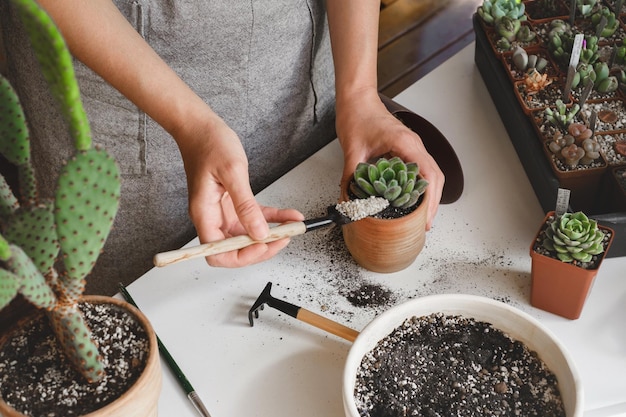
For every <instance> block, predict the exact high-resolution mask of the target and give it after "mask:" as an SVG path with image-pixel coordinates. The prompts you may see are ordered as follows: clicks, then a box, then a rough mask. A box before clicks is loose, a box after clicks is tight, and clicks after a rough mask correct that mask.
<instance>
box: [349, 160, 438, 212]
mask: <svg viewBox="0 0 626 417" xmlns="http://www.w3.org/2000/svg"><path fill="white" fill-rule="evenodd" d="M427 186H428V181H426V180H425V179H423V178H420V177H419V167H418V166H417V164H416V163H405V162H404V161H402V159H400V158H399V157H397V156H396V157H393V158H391V159H387V158H379V159H378V161H376V163H373V164H370V163H366V162H361V163H359V164H358V165H357V167H356V170H355V171H354V182H352V183H351V186H350V191H351V192H352V193H353V194H354V195H356V196H357V197H358V198H369V197H370V196H380V197H384V198H385V199H387V200H388V201H389V203H390V205H391V206H393V207H400V208H409V207H412V206H414V205H415V204H417V202H418V200H419V198H420V196H421V195H422V194H423V193H424V191H425V190H426V187H427Z"/></svg>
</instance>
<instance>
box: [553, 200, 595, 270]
mask: <svg viewBox="0 0 626 417" xmlns="http://www.w3.org/2000/svg"><path fill="white" fill-rule="evenodd" d="M603 240H604V233H603V232H602V231H601V230H600V229H598V223H597V222H596V221H595V220H592V219H590V218H588V217H587V216H586V215H585V214H584V213H583V212H580V211H579V212H577V213H564V214H563V215H561V216H559V217H557V218H556V219H555V220H554V222H552V223H551V224H550V226H549V227H548V228H546V230H545V239H544V240H543V242H542V245H543V247H544V248H545V249H547V250H549V251H551V252H556V256H557V257H558V258H559V259H560V260H561V261H563V262H574V261H579V262H589V261H591V259H592V257H593V255H599V254H600V253H602V252H603V251H604V246H603V244H602V241H603Z"/></svg>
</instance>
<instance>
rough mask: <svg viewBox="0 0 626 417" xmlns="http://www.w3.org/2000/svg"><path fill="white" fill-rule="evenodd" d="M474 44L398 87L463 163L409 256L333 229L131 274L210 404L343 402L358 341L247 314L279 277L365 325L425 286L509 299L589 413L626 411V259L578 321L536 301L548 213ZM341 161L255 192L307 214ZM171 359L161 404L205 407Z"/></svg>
mask: <svg viewBox="0 0 626 417" xmlns="http://www.w3.org/2000/svg"><path fill="white" fill-rule="evenodd" d="M473 48H474V45H473V44H471V45H469V46H468V47H466V48H465V49H463V50H462V51H461V52H459V53H458V54H457V55H455V56H454V57H452V58H451V59H450V60H449V61H447V62H445V63H444V64H443V65H441V66H440V67H438V68H437V69H436V70H435V71H433V72H431V73H430V74H428V75H427V76H425V77H424V78H422V79H421V80H420V81H418V82H417V83H416V84H414V85H413V86H411V87H410V88H408V89H407V90H406V91H404V92H403V93H401V94H400V95H399V96H397V97H396V98H395V99H396V101H397V102H399V103H400V104H402V105H404V106H405V107H407V108H409V109H411V110H413V111H415V112H416V113H418V114H420V115H421V116H423V117H425V118H426V119H428V120H429V121H430V122H432V123H433V124H434V125H435V126H437V127H438V128H439V130H440V131H441V132H442V133H443V134H444V135H446V136H447V138H448V139H449V141H450V142H451V144H452V145H453V147H454V148H455V150H456V152H457V154H458V156H459V159H460V161H461V164H462V165H463V169H464V174H465V189H464V192H463V195H462V196H461V198H460V199H459V200H458V201H457V202H455V203H453V204H450V205H443V206H441V207H440V209H439V212H438V214H437V218H436V221H435V225H434V227H433V228H432V229H431V231H429V232H428V233H427V235H426V246H425V248H424V250H423V251H422V253H421V254H420V255H419V257H418V259H417V260H416V261H415V262H414V264H413V265H411V266H410V267H409V268H407V269H406V270H404V271H401V272H398V273H394V274H376V273H372V272H369V271H366V270H364V269H362V268H359V267H357V266H356V265H355V264H354V263H353V262H352V261H351V260H350V258H349V256H347V255H346V251H345V249H344V248H343V246H342V241H341V239H340V235H339V234H338V231H337V230H336V229H334V228H330V229H326V230H319V231H315V232H311V233H307V234H305V235H302V236H297V237H294V238H292V241H291V243H290V244H289V246H288V247H287V248H286V249H285V250H284V251H283V252H281V253H280V254H279V255H278V256H277V257H275V258H273V259H272V260H270V261H267V262H265V263H262V264H259V265H254V266H250V267H246V268H241V269H221V268H212V267H209V266H208V265H207V264H206V263H205V262H204V260H203V259H200V260H192V261H187V262H183V263H179V264H175V265H171V266H168V267H165V268H155V269H153V270H151V271H149V272H148V273H147V274H145V275H144V276H142V277H141V278H140V279H138V280H137V281H135V282H134V283H133V284H131V285H130V286H129V291H130V293H131V294H132V295H133V297H134V298H135V301H136V302H137V304H138V305H139V307H140V308H141V309H142V310H143V311H144V312H145V313H146V315H147V316H148V317H149V318H150V320H151V322H152V324H153V326H154V328H155V329H156V331H157V333H158V335H159V336H160V337H161V339H162V341H163V342H164V344H165V345H166V346H167V347H168V349H169V351H170V353H171V354H172V355H173V356H174V358H176V360H177V362H178V364H179V365H180V367H181V368H182V369H183V371H184V372H185V373H186V375H187V377H188V379H189V380H190V381H191V383H192V384H193V385H194V387H195V389H196V391H197V392H198V393H199V394H200V396H201V397H202V399H203V400H204V402H205V404H206V406H207V408H208V409H209V411H210V412H211V414H212V416H213V417H238V416H241V417H252V416H263V417H267V416H272V417H281V416H289V417H293V416H299V417H308V416H311V417H313V416H326V417H330V416H336V417H339V416H343V415H344V413H343V406H342V399H341V377H342V370H343V363H344V360H345V358H346V356H347V353H348V350H349V349H350V343H349V342H347V341H344V340H342V339H339V338H337V337H336V336H333V335H330V334H327V333H325V332H323V331H321V330H319V329H317V328H314V327H312V326H310V325H308V324H306V323H303V322H300V321H297V320H296V319H294V318H291V317H289V316H287V315H285V314H283V313H280V312H279V311H277V310H275V309H272V308H268V307H266V308H265V310H263V311H261V312H260V317H259V318H258V319H256V320H255V325H254V327H250V326H249V324H248V317H247V312H248V310H249V308H250V307H251V306H252V304H253V303H254V301H255V300H256V298H257V297H258V295H259V294H260V292H261V291H262V289H263V288H264V286H265V284H266V283H267V282H268V281H271V282H273V284H274V286H273V289H272V294H273V295H274V296H276V297H277V298H283V299H285V300H287V301H290V302H292V303H294V304H297V305H299V306H302V307H304V308H306V309H308V310H312V311H314V312H317V313H319V314H322V315H325V316H327V317H329V318H332V319H334V320H336V321H339V322H341V323H343V324H345V325H347V326H350V327H352V328H354V329H357V330H359V329H362V328H363V327H364V326H365V325H366V324H367V323H368V322H369V321H370V320H371V319H372V318H373V317H374V316H375V315H376V314H378V313H380V312H381V311H382V310H384V309H386V308H388V307H389V306H390V305H392V304H395V303H399V302H402V301H404V300H407V299H408V298H412V297H417V296H424V295H429V294H439V293H468V294H476V295H482V296H486V297H490V298H494V299H497V300H500V301H504V302H506V303H508V304H510V305H513V306H515V307H518V308H519V309H521V310H523V311H525V312H528V313H530V314H531V315H532V316H534V317H536V318H537V319H539V320H540V321H541V322H543V323H544V324H545V325H547V326H548V327H549V328H550V329H551V330H552V331H553V332H554V333H555V334H556V335H557V336H558V337H559V338H560V340H561V341H562V342H563V343H564V344H565V345H566V346H567V348H568V349H569V351H570V353H571V354H572V355H573V357H574V360H575V362H576V364H577V366H578V368H579V371H580V373H581V376H582V380H583V383H584V387H585V409H586V410H587V412H586V413H585V417H604V416H626V325H625V322H626V279H624V270H625V269H626V268H625V267H626V259H625V258H610V259H607V260H605V262H604V263H603V265H602V268H601V270H600V272H599V274H598V276H597V279H596V283H595V285H594V288H593V291H592V293H591V295H590V297H589V299H588V301H587V303H586V305H585V309H584V311H583V313H582V316H581V318H580V319H578V320H575V321H571V320H568V319H564V318H561V317H559V316H556V315H553V314H550V313H547V312H544V311H541V310H538V309H536V308H534V307H532V306H530V304H529V294H530V257H529V253H528V252H529V246H530V242H531V240H532V238H533V237H534V234H535V232H536V229H537V228H538V227H539V223H540V222H541V220H542V219H543V213H542V211H541V208H540V205H539V202H538V201H537V199H536V197H535V194H534V193H533V190H532V188H531V185H530V183H529V182H528V180H527V178H526V175H525V173H524V170H523V168H522V165H521V164H520V162H519V160H518V158H517V155H516V153H515V150H514V148H513V146H512V145H511V143H510V141H509V139H508V136H507V133H506V130H505V129H504V126H503V124H502V122H501V121H500V118H499V117H498V114H497V112H496V109H495V107H494V105H493V102H492V101H491V98H490V97H489V94H488V92H487V90H486V88H485V85H484V83H483V80H482V78H481V76H480V74H479V72H478V70H477V68H476V66H475V65H474V61H473V57H474V49H473ZM431 98H436V99H437V101H436V102H435V103H434V104H433V102H432V101H431V100H430V99H431ZM341 167H342V156H341V150H340V147H339V145H338V143H337V141H334V142H333V143H331V144H330V145H328V146H327V147H325V148H324V149H322V150H321V151H319V152H318V153H316V154H315V155H313V156H312V157H311V158H309V159H308V160H306V161H305V162H304V163H302V164H301V165H300V166H298V167H297V168H295V169H294V170H292V171H291V172H289V173H288V174H287V175H285V176H284V177H283V178H281V179H279V180H278V181H277V182H276V183H274V184H273V185H271V186H270V187H268V188H267V189H266V190H264V191H263V192H262V193H260V194H259V195H258V198H259V200H260V201H261V202H264V203H266V204H271V205H275V206H283V207H293V208H297V209H298V210H300V211H301V212H303V213H304V215H305V216H307V218H311V217H317V216H320V215H323V214H324V213H325V208H326V207H327V206H328V205H331V204H334V203H335V202H336V200H337V197H338V195H339V178H340V172H341ZM190 243H191V244H197V241H193V242H190ZM362 283H365V284H372V285H378V286H381V287H382V288H385V289H388V290H389V293H390V294H391V295H392V297H393V301H392V302H390V303H389V305H387V306H381V307H355V306H354V305H353V304H352V303H350V302H349V301H348V300H347V298H346V297H345V293H346V292H349V291H352V290H354V289H356V288H358V286H359V285H360V284H362ZM163 366H164V384H163V391H162V394H161V398H160V401H159V415H160V416H177V417H179V416H180V417H182V416H190V417H191V416H196V415H197V414H196V411H195V410H194V409H193V408H192V406H191V405H190V404H189V402H188V400H187V399H186V397H185V395H184V393H183V391H182V390H181V388H180V387H179V386H178V385H177V383H176V380H175V378H174V376H173V375H172V373H171V372H170V371H169V369H167V367H166V365H165V364H163Z"/></svg>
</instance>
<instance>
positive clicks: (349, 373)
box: [343, 294, 583, 417]
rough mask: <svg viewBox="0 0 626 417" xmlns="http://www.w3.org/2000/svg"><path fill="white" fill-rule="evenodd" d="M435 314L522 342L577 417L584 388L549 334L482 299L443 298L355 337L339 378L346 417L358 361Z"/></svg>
mask: <svg viewBox="0 0 626 417" xmlns="http://www.w3.org/2000/svg"><path fill="white" fill-rule="evenodd" d="M436 312H440V313H443V314H449V315H460V316H463V317H467V318H473V319H475V320H479V321H485V322H488V323H491V324H492V325H493V326H494V327H495V328H496V329H498V330H500V331H502V332H504V333H506V334H508V335H509V336H511V337H512V338H513V339H516V340H518V341H520V342H522V343H524V344H525V345H526V346H527V347H528V348H529V349H531V350H534V351H536V352H537V353H538V355H539V357H540V359H541V360H543V362H544V363H545V364H546V365H547V366H548V368H549V369H550V370H551V371H552V372H553V373H554V374H555V375H556V377H557V379H558V384H559V390H560V392H561V398H562V400H563V404H564V407H565V413H566V415H567V417H582V415H583V388H582V383H581V381H580V376H579V374H578V371H577V369H576V367H575V365H574V362H573V360H572V358H571V357H570V355H569V353H568V352H567V351H566V349H565V348H564V346H563V345H562V344H561V343H560V342H559V341H558V340H557V339H556V337H555V336H554V335H553V334H552V332H551V331H550V330H548V329H547V328H546V327H545V326H543V325H542V324H541V323H539V321H537V320H536V319H534V318H533V317H531V316H530V315H528V314H526V313H524V312H523V311H520V310H518V309H516V308H514V307H511V306H509V305H507V304H505V303H502V302H499V301H495V300H492V299H490V298H486V297H479V296H474V295H464V294H443V295H433V296H428V297H422V298H416V299H414V300H411V301H408V302H406V303H403V304H400V305H398V306H396V307H393V308H391V309H390V310H388V311H386V312H384V313H382V314H381V315H380V316H378V317H376V318H375V319H374V320H372V321H371V322H370V323H369V324H368V325H367V326H366V327H365V328H364V329H363V331H362V332H361V333H360V334H359V336H358V337H357V338H356V340H355V341H354V344H353V345H352V347H351V348H350V352H349V354H348V358H347V360H346V365H345V368H344V373H343V404H344V409H345V413H346V416H347V417H359V412H358V411H357V407H356V404H355V401H354V387H355V383H356V374H357V369H358V368H359V366H360V365H361V360H362V358H363V356H364V355H365V354H366V353H368V352H369V351H371V350H372V349H373V348H374V347H375V346H376V344H377V343H378V341H379V340H381V339H382V338H384V337H385V336H387V335H388V334H390V333H391V332H392V331H393V330H394V329H395V328H396V327H398V326H399V325H401V324H402V323H403V322H404V320H405V319H407V318H410V317H413V316H417V317H420V316H426V315H429V314H432V313H436Z"/></svg>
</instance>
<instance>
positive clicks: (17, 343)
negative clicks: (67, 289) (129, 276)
mask: <svg viewBox="0 0 626 417" xmlns="http://www.w3.org/2000/svg"><path fill="white" fill-rule="evenodd" d="M81 309H82V310H83V311H84V313H85V316H86V320H87V323H88V325H89V326H90V328H91V329H92V331H93V333H94V338H95V339H96V341H97V343H98V345H99V346H100V348H99V351H100V354H101V355H102V356H103V360H104V366H105V373H106V375H105V376H104V378H103V379H102V380H101V381H99V382H95V383H91V384H90V383H87V382H86V381H85V380H84V379H83V378H82V376H81V375H80V374H79V373H78V372H77V371H75V370H74V369H73V368H72V366H71V365H70V363H69V362H68V361H67V359H66V358H65V356H64V354H63V353H62V351H61V347H60V346H58V344H57V342H56V339H55V338H54V337H53V336H52V329H51V328H50V326H49V324H48V320H47V318H46V317H45V316H43V315H42V316H40V317H39V318H38V319H36V321H34V322H33V325H32V326H30V327H28V328H25V330H21V331H18V332H17V333H15V334H13V335H12V337H11V339H10V340H9V341H8V343H6V344H5V345H4V346H3V347H2V350H1V351H0V394H1V396H2V398H3V399H4V401H5V402H6V403H7V404H9V405H11V406H12V407H14V408H15V409H17V410H19V411H20V412H22V413H23V414H26V415H28V416H32V417H40V416H41V417H53V416H57V417H67V416H82V415H84V414H88V413H90V412H91V411H94V410H97V409H99V408H102V407H103V406H105V405H106V404H109V403H111V402H113V401H114V400H116V399H117V398H118V397H119V396H120V395H121V394H122V393H124V392H126V391H127V390H128V388H129V387H131V386H132V385H133V384H134V383H135V381H136V380H137V379H138V378H139V376H140V375H141V373H142V371H143V369H144V368H145V365H146V361H147V359H148V343H149V341H148V339H147V335H146V333H145V331H144V329H143V328H142V327H141V325H140V324H139V322H138V321H137V319H136V318H135V317H134V316H132V315H131V314H130V313H128V312H127V311H126V310H124V309H122V308H120V307H118V306H115V305H112V304H88V303H83V304H81Z"/></svg>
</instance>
